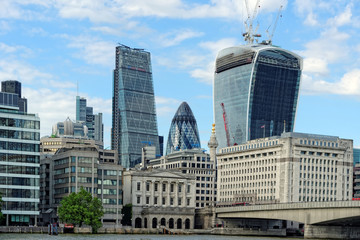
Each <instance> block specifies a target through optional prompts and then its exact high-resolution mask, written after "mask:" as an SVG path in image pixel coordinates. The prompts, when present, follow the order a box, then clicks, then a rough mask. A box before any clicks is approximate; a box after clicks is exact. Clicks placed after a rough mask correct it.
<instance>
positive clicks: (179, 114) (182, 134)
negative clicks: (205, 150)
mask: <svg viewBox="0 0 360 240" xmlns="http://www.w3.org/2000/svg"><path fill="white" fill-rule="evenodd" d="M192 148H201V145H200V137H199V132H198V127H197V124H196V119H195V117H194V115H193V113H192V111H191V108H190V107H189V105H188V104H187V103H186V102H183V103H182V104H181V105H180V107H179V108H178V110H177V111H176V113H175V116H174V118H173V119H172V121H171V126H170V131H169V137H168V142H167V145H166V155H168V154H170V153H172V152H175V151H179V150H186V149H192Z"/></svg>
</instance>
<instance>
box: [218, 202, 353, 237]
mask: <svg viewBox="0 0 360 240" xmlns="http://www.w3.org/2000/svg"><path fill="white" fill-rule="evenodd" d="M215 211H216V215H217V218H220V219H224V220H226V219H228V220H232V221H236V219H246V218H249V219H271V220H274V219H278V220H289V221H296V222H300V223H304V224H305V232H304V237H305V238H348V239H350V238H352V239H360V228H359V226H360V201H336V202H301V203H282V204H268V205H250V206H232V207H220V208H216V210H215Z"/></svg>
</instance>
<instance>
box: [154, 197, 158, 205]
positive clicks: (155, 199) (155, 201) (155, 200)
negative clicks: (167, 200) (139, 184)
mask: <svg viewBox="0 0 360 240" xmlns="http://www.w3.org/2000/svg"><path fill="white" fill-rule="evenodd" d="M157 200H158V197H154V205H157V204H158V202H157Z"/></svg>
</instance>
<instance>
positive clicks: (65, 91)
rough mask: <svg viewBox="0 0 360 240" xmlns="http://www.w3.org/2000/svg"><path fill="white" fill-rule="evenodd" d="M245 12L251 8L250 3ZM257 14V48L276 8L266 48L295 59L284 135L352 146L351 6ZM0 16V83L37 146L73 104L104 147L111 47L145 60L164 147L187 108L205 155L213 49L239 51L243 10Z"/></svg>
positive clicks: (55, 10) (10, 9)
mask: <svg viewBox="0 0 360 240" xmlns="http://www.w3.org/2000/svg"><path fill="white" fill-rule="evenodd" d="M249 2H250V7H251V8H253V7H252V6H253V5H254V4H255V1H249ZM260 5H261V7H260V10H259V14H258V18H257V19H258V20H259V23H260V32H261V33H262V34H263V35H264V36H265V38H266V29H267V28H268V27H269V26H270V28H269V29H270V31H271V29H272V28H273V24H274V22H275V18H276V16H277V13H278V9H279V7H280V6H281V5H283V6H284V7H283V10H282V13H281V16H282V17H281V18H280V19H279V21H278V23H277V26H276V31H275V34H274V37H273V43H274V45H279V46H281V47H282V48H283V49H286V50H290V51H293V52H295V53H297V54H299V55H300V56H302V57H303V58H304V71H303V78H302V85H301V89H300V97H299V104H298V111H297V119H296V124H295V129H294V131H296V132H307V133H316V134H323V135H335V136H340V137H342V138H351V139H354V146H360V142H359V138H358V136H357V132H358V129H359V128H358V126H357V124H356V122H355V121H351V120H352V119H353V120H355V119H357V118H358V113H356V112H357V111H356V110H354V109H356V108H357V107H360V99H359V96H360V68H359V67H358V66H359V61H360V60H358V59H357V55H358V53H359V51H360V43H359V42H358V41H357V40H356V39H358V35H359V33H358V32H359V31H358V29H359V27H360V19H359V17H358V16H359V15H360V14H359V11H360V8H359V3H356V2H355V1H350V2H349V3H348V4H341V3H340V2H338V1H326V2H325V1H320V2H312V1H294V2H290V1H278V0H272V1H265V0H264V1H260ZM0 6H1V9H3V11H0V34H1V36H2V39H1V40H0V56H1V59H2V60H1V61H0V80H1V81H5V80H18V81H20V82H21V83H22V88H23V97H25V98H27V99H29V106H28V112H30V113H39V117H40V119H41V136H44V135H50V134H51V126H52V125H53V124H54V123H56V122H59V121H62V120H64V119H66V118H67V117H68V116H69V117H70V118H71V119H75V104H74V103H75V98H76V95H80V96H83V97H85V98H87V99H88V102H89V105H90V106H93V107H94V112H103V113H104V116H103V118H104V127H105V129H104V138H105V147H107V146H110V128H111V96H112V90H111V89H112V70H113V59H114V57H115V55H114V48H115V46H117V45H118V42H121V43H123V44H125V45H128V46H131V47H139V48H145V49H146V51H149V52H150V53H151V55H152V68H153V81H154V88H155V96H156V110H157V120H158V129H159V130H158V132H159V135H162V136H164V137H165V139H164V142H166V141H167V133H168V131H169V127H170V124H171V119H172V117H173V115H174V113H175V112H176V109H177V107H178V105H179V104H180V103H181V102H183V101H187V102H188V103H189V105H190V106H191V107H192V110H193V113H194V116H195V118H196V119H197V123H198V127H199V134H200V136H201V143H202V145H203V146H206V143H207V141H208V139H209V137H210V134H211V124H212V123H213V121H214V120H213V109H212V104H213V103H212V81H213V74H214V62H215V57H216V54H217V53H218V51H220V50H221V49H222V48H225V47H230V46H235V45H239V44H244V41H243V40H242V32H243V31H244V27H242V21H243V20H244V19H245V16H244V15H245V14H244V13H245V12H246V11H245V10H244V9H245V8H244V3H243V1H230V0H229V1H227V0H224V1H221V3H215V2H212V1H209V2H204V1H199V2H197V3H193V1H192V2H190V1H173V2H169V3H167V4H161V2H160V1H155V2H152V3H149V2H147V1H141V0H139V1H134V2H131V3H130V2H126V1H124V2H121V1H120V2H115V1H114V2H107V1H106V2H105V1H92V2H91V3H88V5H86V6H85V5H82V4H81V3H79V2H76V1H75V2H71V3H61V2H58V1H48V2H45V3H44V2H41V1H36V0H33V1H26V3H23V2H21V1H3V2H2V3H0ZM255 23H256V24H257V21H255ZM262 39H264V38H262ZM77 82H79V94H77V87H76V85H77V84H76V83H77ZM189 85H190V86H192V87H191V88H189V87H188V86H189Z"/></svg>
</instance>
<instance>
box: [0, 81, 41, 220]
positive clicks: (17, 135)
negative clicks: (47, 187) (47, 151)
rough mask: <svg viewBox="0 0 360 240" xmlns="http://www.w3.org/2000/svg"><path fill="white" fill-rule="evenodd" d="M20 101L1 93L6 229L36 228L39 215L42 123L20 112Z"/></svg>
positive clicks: (0, 173)
mask: <svg viewBox="0 0 360 240" xmlns="http://www.w3.org/2000/svg"><path fill="white" fill-rule="evenodd" d="M7 82H8V81H7ZM2 84H4V82H3V83H2ZM18 99H19V94H18V93H6V92H1V93H0V163H1V164H0V193H1V196H2V200H3V203H2V207H1V212H2V213H3V214H4V216H5V224H6V226H29V225H36V224H37V218H38V215H39V207H38V204H39V190H40V185H39V178H40V175H39V169H40V153H39V144H40V119H39V117H38V116H37V115H35V114H28V113H26V112H23V111H20V110H19V105H18V104H17V101H18Z"/></svg>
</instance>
